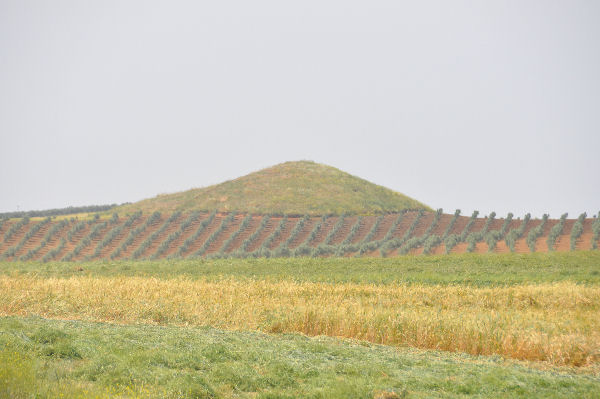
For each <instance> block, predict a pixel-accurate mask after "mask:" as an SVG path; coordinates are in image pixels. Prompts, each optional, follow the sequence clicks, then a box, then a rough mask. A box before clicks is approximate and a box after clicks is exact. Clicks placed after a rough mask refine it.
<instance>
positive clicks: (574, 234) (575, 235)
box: [571, 212, 587, 251]
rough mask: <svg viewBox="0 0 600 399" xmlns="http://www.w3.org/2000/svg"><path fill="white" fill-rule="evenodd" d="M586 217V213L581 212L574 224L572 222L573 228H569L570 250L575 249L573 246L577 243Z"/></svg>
mask: <svg viewBox="0 0 600 399" xmlns="http://www.w3.org/2000/svg"><path fill="white" fill-rule="evenodd" d="M586 217H587V213H585V212H584V213H582V214H581V215H579V217H578V218H577V221H576V222H575V224H573V228H572V229H571V251H574V250H575V246H576V245H577V240H578V239H579V237H580V236H581V234H582V233H583V221H584V220H585V218H586Z"/></svg>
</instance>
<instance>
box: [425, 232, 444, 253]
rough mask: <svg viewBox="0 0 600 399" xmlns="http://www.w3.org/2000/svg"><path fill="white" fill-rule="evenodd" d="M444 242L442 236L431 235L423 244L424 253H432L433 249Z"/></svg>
mask: <svg viewBox="0 0 600 399" xmlns="http://www.w3.org/2000/svg"><path fill="white" fill-rule="evenodd" d="M441 243H442V237H440V236H438V235H435V234H433V235H430V236H428V237H427V239H426V240H425V244H424V245H423V253H424V254H425V255H427V254H430V253H431V250H432V249H433V248H435V247H437V246H438V245H440V244H441Z"/></svg>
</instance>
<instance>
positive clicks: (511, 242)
mask: <svg viewBox="0 0 600 399" xmlns="http://www.w3.org/2000/svg"><path fill="white" fill-rule="evenodd" d="M530 219H531V214H530V213H528V214H527V215H525V217H524V218H523V221H522V222H521V225H520V226H519V227H518V228H516V229H512V230H511V231H509V232H508V234H507V235H506V237H505V239H504V241H505V242H506V245H507V246H508V248H509V249H510V251H511V252H515V244H516V242H517V240H518V239H519V238H521V237H522V236H523V234H524V233H525V229H526V228H527V223H529V220H530Z"/></svg>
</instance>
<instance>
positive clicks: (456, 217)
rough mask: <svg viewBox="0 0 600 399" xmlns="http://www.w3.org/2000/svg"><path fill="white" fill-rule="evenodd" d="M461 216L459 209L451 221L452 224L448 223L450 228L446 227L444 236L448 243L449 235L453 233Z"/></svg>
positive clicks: (443, 238)
mask: <svg viewBox="0 0 600 399" xmlns="http://www.w3.org/2000/svg"><path fill="white" fill-rule="evenodd" d="M459 216H460V209H457V210H456V211H454V216H453V217H452V219H451V220H450V223H448V227H446V230H444V234H442V240H443V241H446V238H447V237H448V235H450V232H451V231H452V228H453V227H454V225H455V224H456V221H457V220H458V217H459Z"/></svg>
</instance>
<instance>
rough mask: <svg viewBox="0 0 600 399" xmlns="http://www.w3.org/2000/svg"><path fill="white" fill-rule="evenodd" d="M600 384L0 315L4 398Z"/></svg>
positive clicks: (393, 394) (525, 390)
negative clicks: (2, 316) (0, 316)
mask: <svg viewBox="0 0 600 399" xmlns="http://www.w3.org/2000/svg"><path fill="white" fill-rule="evenodd" d="M599 391H600V379H599V378H597V377H593V376H589V375H580V374H576V373H574V372H569V371H568V370H562V371H558V370H546V371H542V370H532V369H528V368H526V367H523V366H522V365H520V364H518V363H514V362H504V361H502V360H501V359H499V358H487V357H471V356H467V355H457V354H448V353H441V352H431V351H429V352H424V351H418V350H412V349H394V348H390V347H385V346H380V345H374V344H368V343H365V342H356V341H348V340H338V339H334V338H327V337H316V338H307V337H304V336H301V335H277V336H271V335H265V334H262V333H257V332H225V331H220V330H216V329H213V328H191V327H188V328H180V327H157V326H118V325H111V324H102V323H89V322H79V321H52V320H45V319H41V318H16V317H7V318H0V397H14V398H20V397H22V398H25V397H31V396H35V397H38V398H45V397H63V398H94V397H120V398H130V397H131V398H136V397H149V398H151V397H161V398H230V397H237V398H292V397H294V398H295V397H305V398H401V397H403V398H462V397H465V396H473V397H478V398H595V397H597V394H598V392H599Z"/></svg>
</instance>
